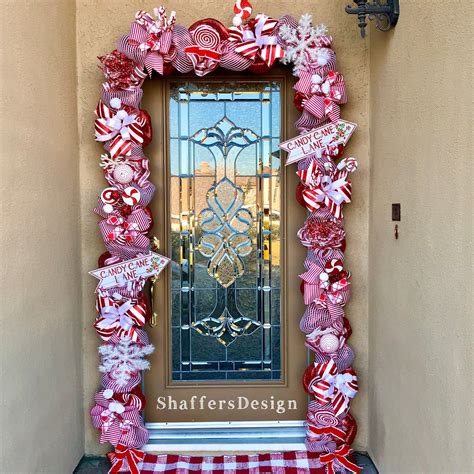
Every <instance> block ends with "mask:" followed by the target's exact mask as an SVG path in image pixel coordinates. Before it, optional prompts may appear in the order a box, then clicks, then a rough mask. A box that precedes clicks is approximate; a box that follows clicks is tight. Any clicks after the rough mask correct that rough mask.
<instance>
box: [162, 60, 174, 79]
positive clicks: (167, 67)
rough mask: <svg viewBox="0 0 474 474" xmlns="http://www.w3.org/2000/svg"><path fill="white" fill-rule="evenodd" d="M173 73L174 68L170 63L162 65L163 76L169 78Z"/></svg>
mask: <svg viewBox="0 0 474 474" xmlns="http://www.w3.org/2000/svg"><path fill="white" fill-rule="evenodd" d="M174 71H175V68H174V66H173V65H172V64H171V63H164V64H163V76H171V74H173V72H174Z"/></svg>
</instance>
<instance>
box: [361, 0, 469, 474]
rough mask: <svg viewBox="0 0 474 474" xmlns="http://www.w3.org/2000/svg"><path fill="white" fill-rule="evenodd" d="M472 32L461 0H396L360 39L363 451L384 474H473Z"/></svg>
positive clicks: (466, 6)
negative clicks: (397, 8) (395, 210)
mask: <svg viewBox="0 0 474 474" xmlns="http://www.w3.org/2000/svg"><path fill="white" fill-rule="evenodd" d="M435 4H436V5H435ZM434 5H435V6H434ZM471 32H472V2H470V1H467V0H466V1H448V2H432V1H426V0H425V1H420V0H416V1H415V0H410V1H409V0H402V1H401V17H400V21H399V24H398V25H397V27H396V29H395V30H394V31H392V32H390V33H388V34H382V33H378V32H374V31H373V32H372V33H371V38H370V65H371V68H370V69H371V75H370V87H371V94H370V95H371V100H370V106H371V108H370V113H371V116H370V136H371V169H370V171H371V173H370V174H371V178H370V189H371V194H370V216H371V217H370V252H369V253H370V287H369V294H370V338H369V347H370V352H369V353H370V362H369V374H370V375H369V376H370V379H369V384H368V385H369V387H370V390H369V406H370V425H369V427H370V436H369V447H370V454H371V456H372V458H373V459H374V461H375V463H376V464H377V466H378V468H379V469H380V471H381V472H383V473H461V472H462V473H468V472H469V473H470V472H473V471H474V467H473V465H472V360H473V354H472V288H473V286H472V273H471V265H470V263H471V260H470V259H471V258H472V253H471V239H472V234H471V232H472V165H471V160H472V129H471V127H472V109H471V107H472V56H471V48H470V46H472V38H471V34H472V33H471ZM397 202H399V203H401V211H402V212H401V213H402V217H401V222H399V227H400V237H399V239H398V240H395V239H394V237H393V227H394V223H392V222H391V203H397Z"/></svg>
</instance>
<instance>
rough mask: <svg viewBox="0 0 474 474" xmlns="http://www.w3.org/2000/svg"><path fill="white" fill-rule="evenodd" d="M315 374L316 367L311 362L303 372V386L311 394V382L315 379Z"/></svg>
mask: <svg viewBox="0 0 474 474" xmlns="http://www.w3.org/2000/svg"><path fill="white" fill-rule="evenodd" d="M315 375H316V368H315V367H314V364H311V365H309V366H308V367H307V369H306V370H305V371H304V374H303V388H304V391H305V392H306V393H309V394H311V391H310V390H309V384H310V383H311V381H312V380H313V379H314V377H315Z"/></svg>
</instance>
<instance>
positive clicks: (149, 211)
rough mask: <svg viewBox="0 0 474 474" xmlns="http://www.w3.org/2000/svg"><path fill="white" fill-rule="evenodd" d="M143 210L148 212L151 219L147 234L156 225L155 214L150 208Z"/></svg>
mask: <svg viewBox="0 0 474 474" xmlns="http://www.w3.org/2000/svg"><path fill="white" fill-rule="evenodd" d="M143 210H144V211H145V212H146V214H147V216H148V217H149V218H150V225H149V227H148V229H147V230H146V231H147V232H149V231H150V230H151V229H152V228H153V224H154V221H153V214H152V213H151V210H150V208H149V207H145V208H144V209H143Z"/></svg>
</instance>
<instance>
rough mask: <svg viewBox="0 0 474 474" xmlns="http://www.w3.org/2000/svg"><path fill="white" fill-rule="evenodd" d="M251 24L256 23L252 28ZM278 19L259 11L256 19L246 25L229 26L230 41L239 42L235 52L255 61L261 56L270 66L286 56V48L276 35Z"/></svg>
mask: <svg viewBox="0 0 474 474" xmlns="http://www.w3.org/2000/svg"><path fill="white" fill-rule="evenodd" d="M251 24H253V25H254V27H253V28H252V26H251ZM277 24H278V20H275V19H274V18H269V17H267V16H266V15H264V14H263V13H259V14H258V15H257V16H256V17H255V20H254V21H253V22H251V23H249V24H247V25H246V26H237V27H231V28H229V33H230V38H229V39H230V41H234V42H238V43H239V45H238V46H237V47H236V48H235V52H236V53H239V54H241V55H242V56H245V57H246V58H250V59H251V60H252V61H254V60H255V59H256V57H257V55H258V56H260V57H261V58H262V59H263V61H264V62H265V64H266V65H267V66H268V67H271V66H272V65H273V63H274V62H275V61H276V60H277V59H279V58H284V57H285V51H284V49H283V48H282V47H281V46H280V45H279V44H278V41H277V37H276V36H275V29H276V25H277Z"/></svg>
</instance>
